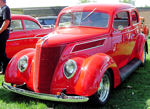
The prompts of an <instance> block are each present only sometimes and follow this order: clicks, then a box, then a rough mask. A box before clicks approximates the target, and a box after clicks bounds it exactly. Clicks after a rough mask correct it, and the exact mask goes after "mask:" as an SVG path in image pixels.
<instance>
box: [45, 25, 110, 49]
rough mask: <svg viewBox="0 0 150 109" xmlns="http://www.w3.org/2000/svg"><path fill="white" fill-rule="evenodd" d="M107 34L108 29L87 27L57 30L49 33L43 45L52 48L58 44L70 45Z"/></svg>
mask: <svg viewBox="0 0 150 109" xmlns="http://www.w3.org/2000/svg"><path fill="white" fill-rule="evenodd" d="M108 33H109V30H108V29H101V28H89V27H74V28H73V27H72V28H61V29H60V28H59V29H55V31H54V32H52V33H50V34H49V35H48V37H47V38H46V39H45V43H44V45H49V46H54V45H58V44H65V43H71V42H74V41H80V40H86V39H89V38H93V37H97V36H100V35H106V34H108Z"/></svg>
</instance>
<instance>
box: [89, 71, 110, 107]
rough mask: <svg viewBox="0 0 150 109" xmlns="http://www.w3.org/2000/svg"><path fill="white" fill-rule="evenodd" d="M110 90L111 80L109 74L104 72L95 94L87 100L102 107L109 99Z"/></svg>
mask: <svg viewBox="0 0 150 109" xmlns="http://www.w3.org/2000/svg"><path fill="white" fill-rule="evenodd" d="M111 89H112V78H111V75H110V73H109V72H108V71H106V72H105V74H104V75H103V77H102V79H101V82H100V85H99V88H98V90H97V92H96V93H95V94H94V95H92V96H91V97H90V98H89V99H90V101H91V102H92V103H94V104H98V105H104V104H105V103H106V102H107V101H108V99H109V96H110V93H111Z"/></svg>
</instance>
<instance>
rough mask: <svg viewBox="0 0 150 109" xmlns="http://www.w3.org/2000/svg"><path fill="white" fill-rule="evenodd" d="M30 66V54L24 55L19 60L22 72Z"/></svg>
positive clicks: (19, 67)
mask: <svg viewBox="0 0 150 109" xmlns="http://www.w3.org/2000/svg"><path fill="white" fill-rule="evenodd" d="M27 67H28V56H22V57H21V58H20V59H19V61H18V69H19V71H20V72H24V71H25V70H26V69H27Z"/></svg>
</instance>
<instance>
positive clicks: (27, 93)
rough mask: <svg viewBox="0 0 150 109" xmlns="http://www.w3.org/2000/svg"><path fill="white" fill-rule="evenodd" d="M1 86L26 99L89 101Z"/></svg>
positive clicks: (78, 97) (80, 97)
mask: <svg viewBox="0 0 150 109" xmlns="http://www.w3.org/2000/svg"><path fill="white" fill-rule="evenodd" d="M2 86H3V88H5V89H6V90H9V91H11V92H14V93H17V94H21V95H24V96H28V97H33V98H38V99H42V100H50V101H59V102H72V103H73V102H74V103H78V102H87V101H88V100H89V98H88V97H84V96H67V95H65V94H63V96H58V95H52V94H44V93H35V92H33V91H28V90H24V89H20V88H15V87H12V86H10V85H7V84H6V83H4V82H3V83H2Z"/></svg>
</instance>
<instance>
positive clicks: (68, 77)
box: [63, 59, 77, 79]
mask: <svg viewBox="0 0 150 109" xmlns="http://www.w3.org/2000/svg"><path fill="white" fill-rule="evenodd" d="M69 61H71V62H72V63H73V64H74V65H75V70H74V72H73V73H72V74H71V75H70V76H67V75H66V71H65V67H66V65H67V62H69ZM76 71H77V63H76V62H75V61H74V60H72V59H69V60H68V61H66V63H65V64H64V68H63V72H64V75H65V77H66V78H67V79H70V78H72V77H73V76H74V75H75V73H76ZM67 73H68V72H67Z"/></svg>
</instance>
